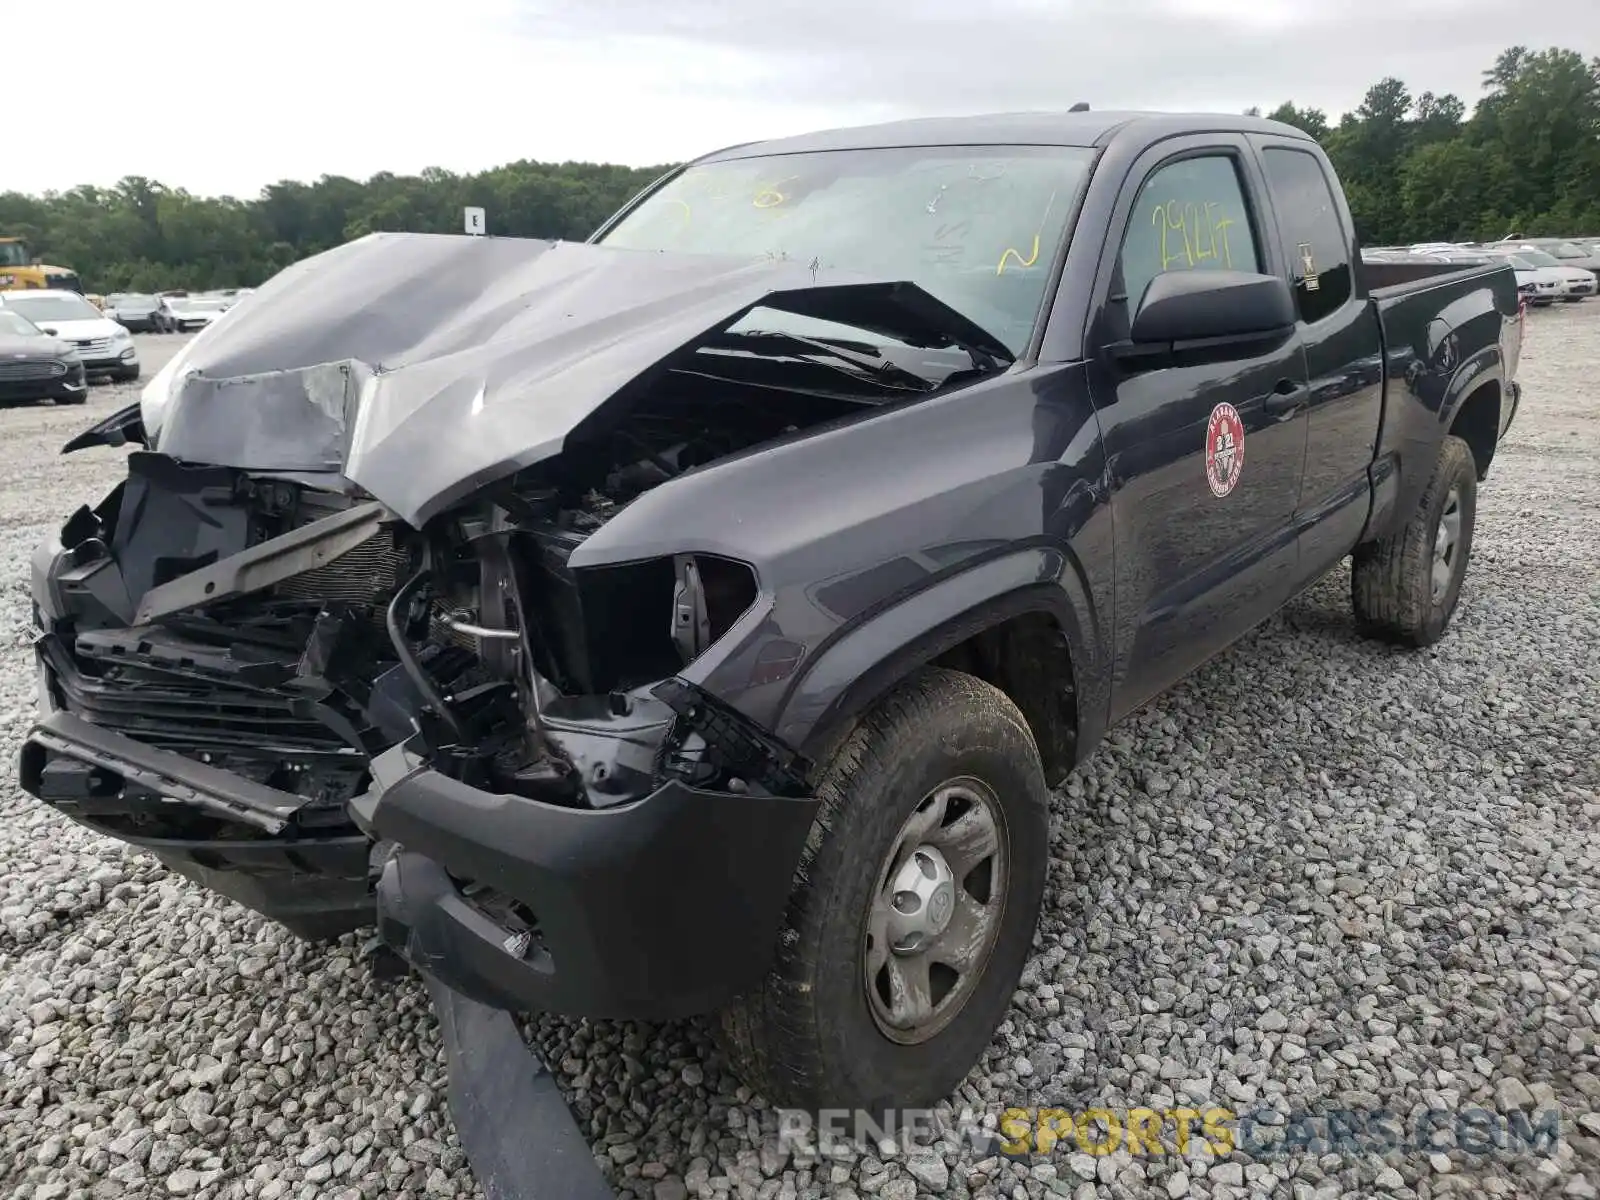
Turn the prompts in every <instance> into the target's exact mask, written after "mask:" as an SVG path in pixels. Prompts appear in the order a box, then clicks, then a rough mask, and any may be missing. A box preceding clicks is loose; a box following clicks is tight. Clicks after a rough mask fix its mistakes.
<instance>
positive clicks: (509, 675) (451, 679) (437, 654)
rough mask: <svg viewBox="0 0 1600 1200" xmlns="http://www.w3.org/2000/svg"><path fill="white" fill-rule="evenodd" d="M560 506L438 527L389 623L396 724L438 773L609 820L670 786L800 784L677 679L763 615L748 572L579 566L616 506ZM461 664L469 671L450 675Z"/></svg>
mask: <svg viewBox="0 0 1600 1200" xmlns="http://www.w3.org/2000/svg"><path fill="white" fill-rule="evenodd" d="M568 503H569V502H568V501H567V500H565V499H564V498H563V497H562V495H561V493H560V491H559V490H558V489H555V488H534V489H518V488H516V487H515V486H511V487H507V488H502V489H500V490H499V492H498V494H497V496H496V497H495V498H493V499H489V500H485V501H482V502H480V503H477V504H473V505H470V506H467V507H466V508H464V509H463V510H457V511H455V512H453V513H450V514H447V515H446V516H444V517H442V518H440V519H439V520H437V521H435V522H433V523H432V525H431V526H430V529H429V530H428V533H427V535H426V536H424V537H422V538H420V539H419V546H418V548H417V556H416V561H415V564H414V565H415V570H414V572H413V573H412V574H410V575H409V576H408V578H407V579H406V580H405V581H404V583H402V584H401V586H400V587H399V588H398V589H397V590H396V592H395V594H394V597H393V599H392V600H391V601H390V603H389V605H388V608H387V611H386V614H385V624H386V628H387V631H388V633H389V636H390V643H391V646H392V647H393V649H394V652H395V657H396V675H395V677H394V678H393V680H392V688H391V689H389V690H388V691H387V695H386V704H387V706H388V711H389V712H390V713H391V714H394V715H399V716H402V717H403V719H405V720H408V721H410V722H411V726H412V727H411V729H410V730H409V731H407V732H408V734H409V736H412V737H414V739H415V740H416V744H417V745H418V746H421V747H425V748H426V750H427V752H428V754H429V755H430V757H431V759H432V761H433V763H434V765H435V767H436V769H439V770H442V771H445V772H446V773H447V774H449V775H450V776H451V777H452V778H456V779H459V780H461V781H463V782H465V783H469V784H470V785H472V786H474V787H478V788H483V789H486V790H490V791H494V792H501V793H514V794H517V795H523V796H528V797H530V798H536V799H541V800H553V801H557V802H562V803H568V804H573V805H579V806H587V807H595V808H601V807H608V806H611V805H615V804H620V803H623V802H626V801H629V800H636V799H639V798H640V797H642V796H644V795H646V794H647V793H648V792H649V791H651V790H652V789H653V788H655V787H657V786H659V785H660V784H661V782H662V781H663V780H664V779H667V778H676V779H683V780H686V781H690V782H693V783H694V784H696V785H697V786H711V787H719V788H727V789H729V790H734V791H738V790H740V789H741V788H743V787H744V786H746V785H748V784H749V783H752V782H754V783H757V784H758V785H760V786H762V787H767V788H769V789H771V790H780V791H781V790H785V789H786V788H788V787H790V786H794V787H798V786H799V780H798V776H797V775H795V774H794V772H792V770H791V769H790V766H789V764H788V762H787V758H786V756H784V755H782V754H781V753H778V754H777V755H776V758H775V759H774V760H773V761H770V762H767V763H764V764H763V763H753V762H752V760H751V759H750V757H749V754H748V745H746V744H745V743H746V742H747V741H748V740H749V739H750V738H756V737H759V734H758V732H757V731H755V730H753V729H752V730H750V731H748V733H747V734H746V735H745V737H744V738H741V737H740V735H739V734H738V733H736V732H732V731H731V730H732V729H737V728H739V727H740V726H741V725H742V722H741V721H740V720H739V719H736V718H733V717H732V716H729V717H728V718H727V721H723V720H721V719H719V718H714V717H712V716H710V715H708V714H709V712H710V710H711V709H712V707H713V706H714V704H715V702H714V701H712V700H711V699H710V698H709V697H700V696H697V695H695V694H693V692H692V689H690V688H689V685H687V684H684V683H682V682H681V681H677V680H674V679H673V678H672V677H673V676H674V674H675V672H677V671H678V670H679V669H680V668H682V667H683V666H686V665H687V664H689V663H691V662H693V661H694V660H695V659H696V658H698V657H699V656H700V654H702V653H703V652H704V651H705V650H706V649H707V648H708V647H709V646H710V645H711V644H712V643H714V642H715V641H716V640H717V639H718V638H720V637H721V636H722V635H723V634H725V633H726V632H727V631H728V629H729V628H730V627H731V626H732V625H733V623H734V622H735V621H736V620H737V619H738V618H739V616H741V615H742V614H743V613H744V612H745V611H746V610H747V609H748V608H749V607H750V606H751V605H752V604H753V603H754V602H755V600H756V597H757V581H756V578H755V574H754V572H753V571H752V570H751V568H750V567H749V566H748V565H746V564H744V563H739V562H734V561H731V560H728V559H724V558H718V557H714V556H707V555H683V554H680V555H663V556H661V557H659V558H653V559H647V560H644V561H639V562H632V563H626V564H623V565H618V566H607V567H592V568H588V569H584V570H577V569H574V568H572V567H571V565H570V562H569V560H570V558H571V556H572V554H573V552H574V551H575V550H576V549H577V548H578V547H579V546H580V545H581V544H582V543H583V542H584V540H586V538H587V537H588V536H590V535H591V534H592V533H593V532H594V531H595V530H596V529H598V528H600V526H602V525H603V524H604V523H605V520H606V519H607V517H608V516H609V515H610V513H611V512H613V511H615V507H616V503H615V501H613V500H611V499H609V498H607V497H605V496H604V495H602V494H601V493H599V492H595V491H591V492H590V493H588V494H587V495H586V496H584V497H580V498H578V499H577V500H576V501H573V502H571V503H572V504H573V505H574V506H572V507H569V506H568ZM462 651H465V652H466V653H467V654H468V656H469V657H468V658H467V659H465V660H462V661H463V662H464V663H465V664H466V665H465V669H463V670H457V669H455V668H454V667H453V666H446V664H448V663H451V662H452V661H453V660H452V657H451V656H452V655H455V654H458V653H460V652H462ZM388 682H390V681H386V683H388ZM728 722H732V725H731V726H728ZM392 732H393V733H394V734H396V735H400V734H401V733H402V731H401V730H400V729H398V728H395V729H393V730H392ZM708 739H709V740H708ZM397 740H398V737H397ZM774 750H775V751H776V750H777V748H776V747H774ZM752 768H754V769H755V770H756V772H757V774H758V776H759V777H758V778H755V779H751V778H750V777H749V775H748V774H747V772H749V771H751V770H752Z"/></svg>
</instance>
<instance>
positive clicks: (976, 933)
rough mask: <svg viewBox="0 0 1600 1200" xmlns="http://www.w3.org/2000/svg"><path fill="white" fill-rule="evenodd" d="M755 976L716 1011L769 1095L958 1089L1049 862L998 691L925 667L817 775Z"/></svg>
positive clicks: (1037, 770)
mask: <svg viewBox="0 0 1600 1200" xmlns="http://www.w3.org/2000/svg"><path fill="white" fill-rule="evenodd" d="M817 794H818V796H819V798H820V800H821V802H822V804H821V809H820V811H819V814H818V817H817V821H816V824H815V826H814V828H813V830H812V834H811V837H810V839H809V841H808V842H807V845H806V850H805V853H804V855H803V856H802V860H801V866H800V871H799V873H798V876H797V881H796V884H795V888H794V892H793V894H792V895H791V897H790V901H789V911H788V916H787V923H786V928H785V929H784V931H783V933H782V935H781V936H780V937H779V940H778V950H777V958H776V962H775V965H774V968H773V970H772V971H771V973H770V974H769V975H768V977H767V979H766V980H765V981H764V982H763V983H762V984H761V985H760V987H759V988H757V989H756V990H755V991H754V992H753V993H751V994H749V995H746V996H744V997H742V998H741V999H740V1000H738V1001H737V1002H735V1003H734V1004H733V1005H732V1006H730V1007H729V1008H728V1009H727V1010H725V1011H724V1013H723V1014H722V1021H721V1026H722V1037H723V1041H724V1044H725V1045H726V1047H727V1049H728V1051H729V1053H730V1057H731V1058H732V1059H733V1061H734V1064H735V1066H736V1067H737V1068H738V1069H739V1070H740V1072H741V1073H742V1074H743V1075H744V1076H745V1077H746V1079H748V1080H749V1082H750V1083H752V1084H753V1085H755V1086H756V1087H758V1088H759V1089H760V1090H761V1091H762V1092H763V1093H764V1094H765V1095H766V1096H767V1098H768V1099H769V1100H771V1101H772V1102H773V1103H776V1104H781V1105H786V1106H793V1107H800V1108H808V1109H812V1110H815V1109H819V1108H837V1107H842V1108H853V1109H861V1110H868V1111H875V1112H882V1111H884V1110H886V1109H890V1108H898V1107H920V1106H928V1105H931V1104H933V1103H935V1102H936V1101H938V1100H940V1099H942V1098H943V1097H945V1096H948V1095H949V1094H950V1093H951V1092H953V1091H954V1090H955V1088H956V1087H957V1086H958V1085H959V1084H960V1082H961V1080H962V1079H963V1078H964V1077H965V1076H966V1074H967V1072H968V1071H969V1070H970V1069H971V1068H972V1065H973V1064H974V1063H975V1062H976V1061H977V1060H978V1057H979V1056H980V1055H981V1054H982V1053H983V1050H984V1048H985V1047H986V1046H987V1045H988V1044H989V1041H990V1039H991V1038H992V1037H993V1036H994V1031H995V1028H996V1026H997V1025H998V1024H999V1023H1000V1021H1001V1019H1002V1018H1003V1016H1004V1015H1005V1012H1006V1009H1007V1007H1008V1005H1009V1004H1010V1002H1011V995H1012V991H1013V989H1014V988H1015V986H1016V982H1017V979H1018V977H1019V976H1020V975H1021V973H1022V967H1023V963H1024V962H1025V960H1026V958H1027V955H1028V949H1029V946H1030V944H1031V942H1032V939H1033V932H1034V927H1035V925H1036V923H1037V921H1038V916H1039V906H1040V902H1041V899H1042V897H1043V894H1044V884H1045V876H1046V872H1047V868H1048V863H1049V853H1048V833H1049V803H1050V801H1049V792H1048V790H1047V789H1046V787H1045V782H1044V772H1043V770H1042V768H1041V766H1040V762H1039V752H1038V749H1037V747H1036V746H1035V744H1034V740H1033V735H1032V734H1031V733H1030V732H1029V729H1028V726H1027V723H1026V721H1025V720H1024V719H1023V717H1022V714H1021V713H1020V712H1018V710H1017V708H1016V706H1015V705H1014V704H1013V703H1012V702H1011V700H1010V699H1009V698H1008V697H1007V696H1006V695H1005V694H1004V693H1003V692H1001V691H999V690H997V689H996V688H993V687H991V686H989V685H988V684H986V683H984V682H982V681H981V680H979V679H976V678H974V677H973V676H970V675H965V674H962V673H960V672H956V671H948V670H942V669H934V668H929V669H925V670H923V671H921V672H919V673H918V674H917V675H915V676H913V677H912V678H911V679H910V680H908V681H907V682H906V683H904V684H902V685H901V686H900V687H898V688H897V689H896V690H895V691H893V692H891V693H890V694H889V695H888V696H886V697H885V698H884V699H883V700H882V701H880V702H879V703H878V704H877V705H876V706H875V707H874V708H873V709H872V710H871V711H870V712H869V713H868V714H867V715H866V716H865V717H864V718H863V719H862V721H861V723H860V724H859V725H858V726H857V727H856V728H855V729H854V730H853V731H852V732H851V734H850V735H849V737H848V738H847V739H846V740H845V741H844V743H843V745H842V746H841V747H840V749H839V750H838V752H837V753H836V754H835V755H834V756H833V758H832V759H831V760H830V762H829V763H828V764H827V766H826V767H825V768H824V769H823V770H822V772H821V778H820V780H819V786H818V789H817Z"/></svg>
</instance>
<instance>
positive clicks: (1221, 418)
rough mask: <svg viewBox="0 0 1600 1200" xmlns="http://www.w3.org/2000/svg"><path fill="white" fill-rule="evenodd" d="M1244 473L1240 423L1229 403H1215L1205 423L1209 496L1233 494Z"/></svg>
mask: <svg viewBox="0 0 1600 1200" xmlns="http://www.w3.org/2000/svg"><path fill="white" fill-rule="evenodd" d="M1243 473H1244V422H1243V421H1241V420H1240V419H1239V410H1238V409H1236V408H1234V407H1233V405H1231V404H1219V405H1217V406H1216V407H1215V408H1213V409H1212V410H1211V419H1210V420H1209V421H1207V422H1206V482H1207V483H1208V484H1210V485H1211V494H1212V495H1213V496H1219V497H1220V496H1226V495H1227V494H1228V493H1229V492H1231V491H1233V489H1234V487H1235V486H1236V485H1237V484H1238V482H1239V476H1240V475H1242V474H1243Z"/></svg>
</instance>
